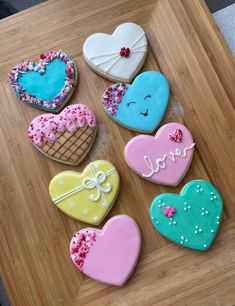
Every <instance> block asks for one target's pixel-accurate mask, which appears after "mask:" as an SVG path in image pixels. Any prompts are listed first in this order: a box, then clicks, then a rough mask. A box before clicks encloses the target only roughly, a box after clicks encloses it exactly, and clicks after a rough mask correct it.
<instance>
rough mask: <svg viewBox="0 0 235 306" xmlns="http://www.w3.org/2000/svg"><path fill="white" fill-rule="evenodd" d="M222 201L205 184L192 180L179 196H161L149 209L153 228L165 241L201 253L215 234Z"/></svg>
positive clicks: (214, 190) (216, 191)
mask: <svg viewBox="0 0 235 306" xmlns="http://www.w3.org/2000/svg"><path fill="white" fill-rule="evenodd" d="M222 211H223V199H222V197H221V195H220V193H219V192H218V190H217V189H216V188H215V187H214V186H213V185H212V184H211V183H209V182H207V181H203V180H194V181H191V182H189V183H188V184H186V185H185V186H184V188H183V189H182V191H181V193H180V194H179V195H178V194H174V193H163V194H160V195H159V196H157V197H156V198H155V199H154V200H153V202H152V204H151V207H150V218H151V220H152V223H153V225H154V227H155V228H156V229H157V230H158V231H159V233H160V234H162V235H163V236H165V237H166V238H168V239H170V240H172V241H173V242H175V243H178V244H179V245H181V246H184V247H187V248H191V249H195V250H199V251H205V250H207V249H209V247H210V246H211V244H212V242H213V240H214V238H215V236H216V233H217V231H218V228H219V225H220V221H221V217H222Z"/></svg>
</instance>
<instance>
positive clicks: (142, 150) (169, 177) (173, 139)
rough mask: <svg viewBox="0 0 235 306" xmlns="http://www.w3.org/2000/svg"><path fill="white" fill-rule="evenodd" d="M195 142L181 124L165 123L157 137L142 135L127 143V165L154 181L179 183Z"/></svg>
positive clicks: (185, 170) (125, 151)
mask: <svg viewBox="0 0 235 306" xmlns="http://www.w3.org/2000/svg"><path fill="white" fill-rule="evenodd" d="M194 146H195V143H194V142H193V138H192V135H191V133H190V131H189V130H188V129H187V128H186V127H185V126H184V125H182V124H180V123H168V124H165V125H163V126H162V127H161V128H160V129H159V130H158V132H157V134H156V135H155V136H149V135H139V136H136V137H134V138H132V139H131V140H130V141H129V142H128V143H127V145H126V147H125V150H124V157H125V160H126V162H127V164H128V165H129V166H130V168H132V169H133V170H134V171H135V172H136V173H137V174H139V175H140V176H141V177H143V178H145V179H147V180H149V181H152V182H154V183H158V184H163V185H169V186H177V185H178V184H179V182H180V181H181V180H182V178H183V177H184V175H185V173H186V172H187V170H188V168H189V166H190V163H191V161H192V158H193V153H194Z"/></svg>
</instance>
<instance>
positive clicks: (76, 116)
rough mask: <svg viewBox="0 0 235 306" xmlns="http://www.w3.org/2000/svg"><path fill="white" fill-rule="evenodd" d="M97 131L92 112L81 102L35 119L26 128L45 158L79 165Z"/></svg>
mask: <svg viewBox="0 0 235 306" xmlns="http://www.w3.org/2000/svg"><path fill="white" fill-rule="evenodd" d="M96 131H97V128H96V117H95V115H94V113H93V112H92V111H91V110H90V109H89V108H88V107H87V106H86V105H84V104H73V105H70V106H67V107H66V108H65V109H64V110H63V111H62V112H61V113H60V114H58V115H55V114H44V115H40V116H38V117H36V118H34V119H33V120H32V122H31V123H30V124H29V127H28V138H29V140H30V141H31V142H32V144H33V145H34V146H35V147H36V148H37V149H38V150H39V151H40V152H42V153H43V154H44V155H46V156H47V157H49V158H51V159H54V160H57V161H59V162H61V163H65V164H71V165H78V164H79V163H80V162H81V161H82V160H83V159H84V158H85V156H86V155H87V153H88V152H89V151H90V149H91V147H92V144H93V142H94V140H95V136H96Z"/></svg>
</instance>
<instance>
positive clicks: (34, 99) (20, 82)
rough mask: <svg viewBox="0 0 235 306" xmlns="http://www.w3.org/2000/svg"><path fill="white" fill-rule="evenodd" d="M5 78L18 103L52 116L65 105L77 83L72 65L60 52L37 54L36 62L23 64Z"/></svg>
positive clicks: (74, 66)
mask: <svg viewBox="0 0 235 306" xmlns="http://www.w3.org/2000/svg"><path fill="white" fill-rule="evenodd" d="M8 75H9V78H10V85H11V86H12V88H13V89H14V91H15V93H16V95H17V96H18V97H19V98H20V100H22V101H25V102H27V103H28V104H30V105H31V106H34V107H36V108H40V109H42V110H46V111H50V112H54V113H58V112H59V111H60V110H61V109H62V108H63V106H64V105H65V104H66V103H67V102H68V100H69V98H70V97H71V95H72V93H73V90H74V88H75V85H76V83H77V69H76V64H75V62H74V60H73V59H72V58H71V57H70V56H68V55H67V54H66V53H64V52H62V51H51V52H49V53H48V54H41V55H40V59H39V62H38V63H34V62H32V61H28V60H27V61H23V62H22V63H20V64H18V65H17V66H15V67H14V68H13V69H12V70H11V71H10V72H9V73H8Z"/></svg>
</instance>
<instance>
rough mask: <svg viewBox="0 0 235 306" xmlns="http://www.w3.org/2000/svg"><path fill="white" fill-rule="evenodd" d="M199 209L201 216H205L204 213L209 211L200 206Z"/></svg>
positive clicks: (206, 213)
mask: <svg viewBox="0 0 235 306" xmlns="http://www.w3.org/2000/svg"><path fill="white" fill-rule="evenodd" d="M201 211H202V212H201V215H202V216H206V215H208V214H209V211H208V210H206V209H205V208H204V207H202V209H201Z"/></svg>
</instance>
